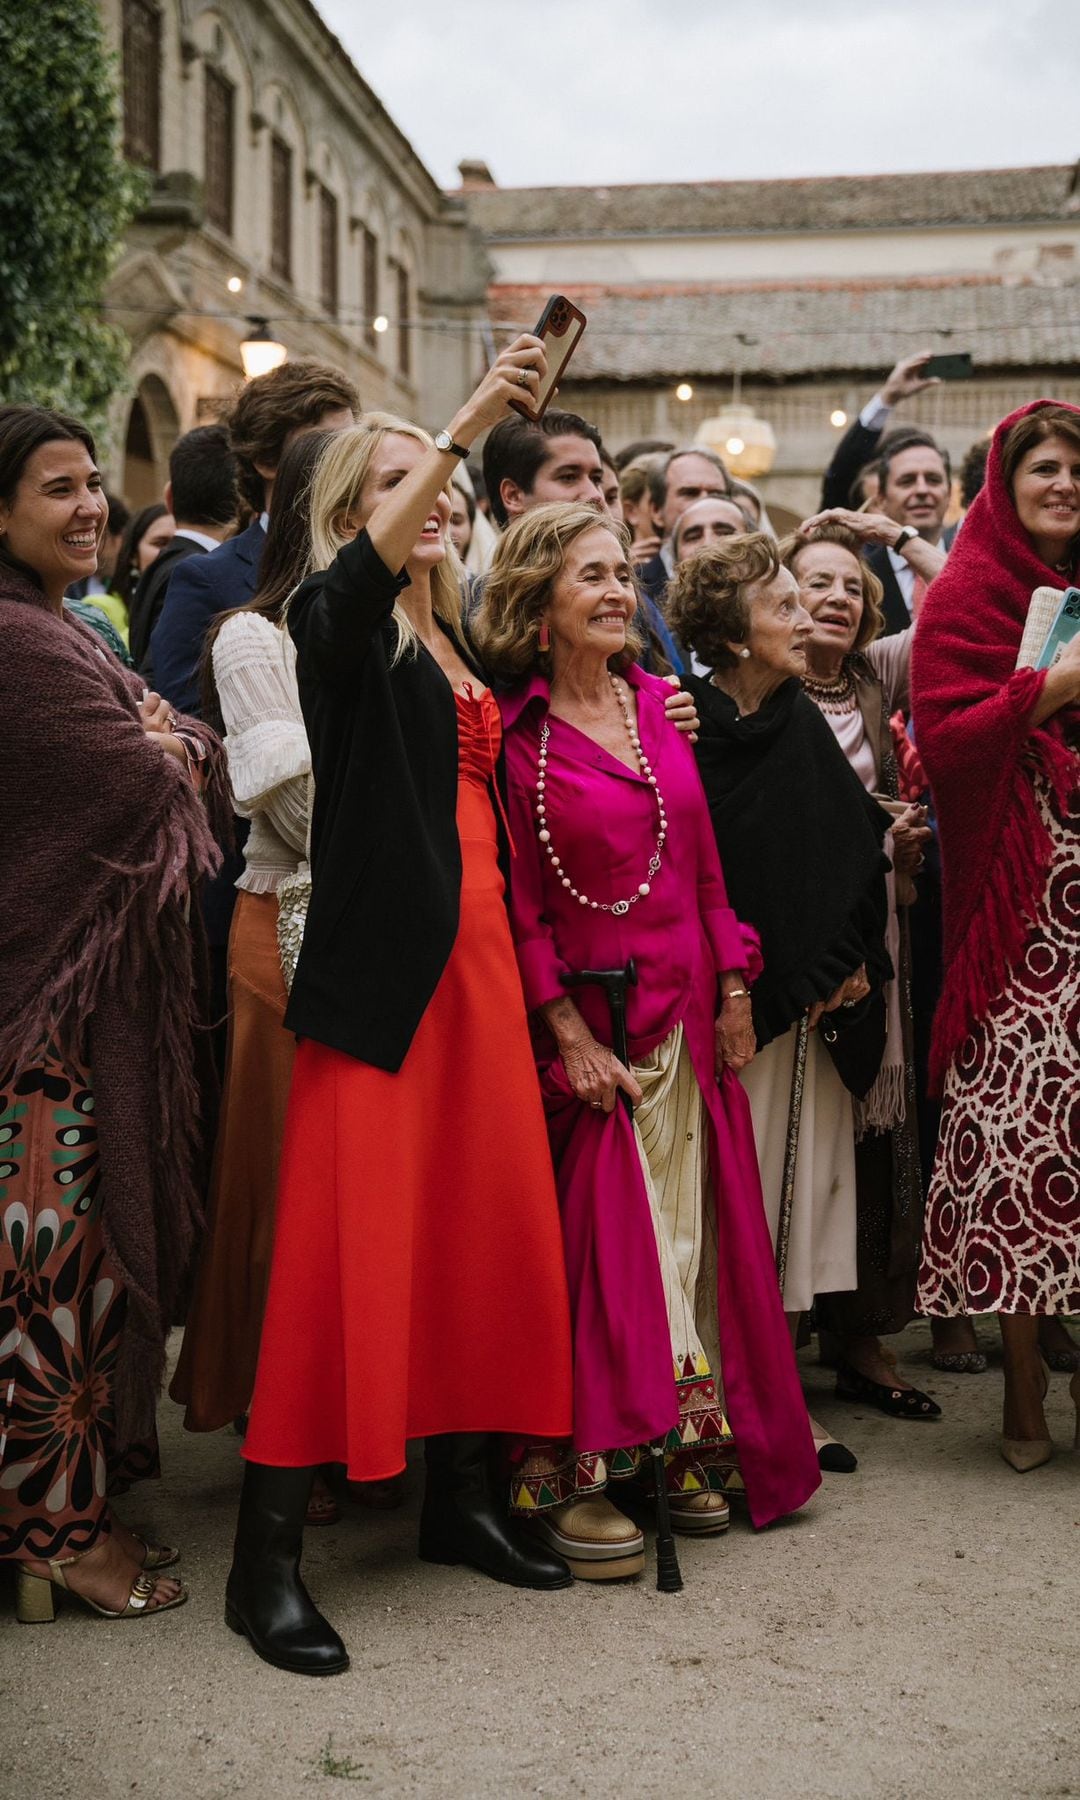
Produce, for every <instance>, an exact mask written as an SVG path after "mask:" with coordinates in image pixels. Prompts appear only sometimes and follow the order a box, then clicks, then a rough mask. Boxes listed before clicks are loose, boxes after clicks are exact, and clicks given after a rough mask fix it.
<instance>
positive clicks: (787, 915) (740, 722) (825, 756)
mask: <svg viewBox="0 0 1080 1800" xmlns="http://www.w3.org/2000/svg"><path fill="white" fill-rule="evenodd" d="M685 685H686V686H687V687H688V688H689V689H690V691H691V692H692V694H693V696H694V699H695V700H696V702H697V709H698V713H699V714H700V717H701V727H700V732H699V736H698V742H697V744H696V746H695V749H696V753H697V760H698V768H699V769H700V771H701V779H702V781H703V783H704V786H705V795H706V798H707V800H708V803H709V812H710V815H711V817H712V823H713V830H714V832H715V833H716V842H717V846H718V848H719V851H720V860H721V862H722V863H723V867H724V879H725V881H726V883H727V889H728V897H729V899H730V902H731V905H732V906H733V907H734V909H735V912H736V914H737V916H738V917H739V918H740V919H745V920H746V921H747V923H748V924H750V925H754V926H756V927H757V929H758V931H759V932H760V934H761V953H762V956H763V958H764V963H765V967H764V970H763V972H762V974H761V975H760V976H759V977H758V980H757V981H756V982H755V983H754V988H753V1010H754V1030H755V1031H756V1033H757V1039H758V1045H759V1047H760V1048H764V1046H765V1045H766V1044H768V1043H770V1042H771V1041H772V1039H773V1038H776V1037H780V1036H781V1035H782V1034H783V1033H784V1032H785V1031H787V1030H788V1029H789V1027H790V1026H791V1025H793V1024H794V1023H795V1021H796V1019H798V1018H799V1017H800V1016H801V1015H802V1013H804V1012H805V1011H806V1009H807V1007H809V1006H811V1005H813V1003H814V1002H815V1001H817V1000H827V999H828V998H829V996H830V995H831V994H833V993H835V991H836V989H837V988H838V987H839V986H840V983H841V982H842V981H845V980H846V979H847V977H848V976H849V975H851V974H853V973H854V971H855V970H856V969H857V968H858V967H859V966H860V964H863V963H865V965H866V969H867V974H868V976H869V978H870V981H871V983H872V984H873V985H874V986H875V987H877V986H879V985H880V984H881V983H882V982H883V981H886V980H887V979H888V977H889V976H890V974H891V973H892V965H891V963H890V961H889V956H888V952H887V951H886V949H885V928H886V924H887V919H888V901H887V895H886V888H885V872H886V870H887V868H888V861H887V858H886V856H885V854H884V851H883V849H882V841H883V839H884V835H885V832H886V831H887V829H888V827H889V824H890V820H889V817H888V814H887V813H886V812H885V811H884V810H883V808H882V807H880V806H879V805H878V804H877V802H876V800H874V799H872V798H871V796H870V795H869V794H868V793H867V792H866V790H865V788H864V787H863V785H862V783H861V782H860V780H859V778H858V776H857V775H856V774H855V773H854V771H853V769H852V768H851V766H850V764H849V763H848V761H847V758H846V757H845V756H844V753H843V751H842V750H841V749H840V746H839V745H838V743H837V742H836V739H835V738H834V736H833V734H832V732H831V731H830V729H829V727H828V725H827V724H826V722H825V720H824V719H823V718H822V716H821V714H820V713H819V712H818V709H817V707H816V706H815V705H814V703H813V701H812V700H808V699H807V697H806V695H805V694H804V693H803V691H802V688H801V687H800V684H799V683H798V681H796V680H791V681H786V682H784V684H783V686H782V687H780V688H779V689H778V690H777V691H776V693H774V694H772V695H771V696H770V698H769V699H768V700H767V701H766V702H765V704H764V705H763V706H762V707H761V708H760V709H759V710H758V711H757V712H756V713H750V714H747V716H746V717H745V718H740V716H739V713H738V710H737V708H736V706H735V702H734V701H733V700H732V699H730V698H729V697H728V695H727V694H725V693H723V692H721V690H720V689H719V688H717V687H715V686H714V685H713V684H712V682H711V681H706V680H701V679H699V678H697V677H691V678H689V679H688V680H687V681H686V684H685Z"/></svg>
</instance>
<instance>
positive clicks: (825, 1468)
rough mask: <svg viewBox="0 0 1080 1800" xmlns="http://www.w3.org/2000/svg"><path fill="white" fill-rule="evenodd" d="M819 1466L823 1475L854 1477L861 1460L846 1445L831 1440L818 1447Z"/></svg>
mask: <svg viewBox="0 0 1080 1800" xmlns="http://www.w3.org/2000/svg"><path fill="white" fill-rule="evenodd" d="M817 1464H818V1468H819V1469H820V1470H821V1472H822V1474H823V1475H854V1473H855V1471H856V1469H857V1468H858V1466H859V1459H858V1457H857V1456H856V1455H855V1453H854V1451H852V1450H849V1449H848V1447H847V1445H846V1444H838V1443H837V1442H836V1441H835V1439H831V1440H830V1441H829V1443H827V1444H821V1445H819V1447H818V1453H817Z"/></svg>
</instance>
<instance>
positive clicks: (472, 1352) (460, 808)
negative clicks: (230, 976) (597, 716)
mask: <svg viewBox="0 0 1080 1800" xmlns="http://www.w3.org/2000/svg"><path fill="white" fill-rule="evenodd" d="M456 699H457V711H458V743H459V751H458V756H459V773H458V803H457V825H458V834H459V837H460V841H461V859H462V876H461V911H460V922H459V926H458V934H457V938H456V940H455V942H454V947H453V950H452V951H451V954H450V958H449V961H448V962H447V964H446V967H445V969H444V970H443V974H442V977H441V979H440V981H439V985H438V987H437V988H436V990H435V994H434V996H433V997H432V1000H431V1002H430V1004H429V1006H428V1008H427V1011H426V1012H425V1014H424V1016H423V1018H422V1020H421V1022H420V1025H419V1027H418V1029H417V1032H416V1036H415V1037H414V1039H413V1041H412V1044H411V1045H410V1047H409V1051H408V1054H407V1055H406V1058H405V1061H404V1063H403V1064H402V1067H401V1069H400V1070H399V1071H398V1073H397V1074H390V1073H388V1072H387V1071H385V1070H383V1069H378V1068H375V1067H373V1066H372V1065H371V1064H369V1063H364V1062H360V1061H359V1060H358V1059H357V1058H355V1057H351V1056H348V1055H346V1054H344V1053H343V1052H342V1051H339V1050H333V1049H330V1048H328V1047H327V1046H326V1045H324V1044H319V1043H316V1042H314V1041H313V1040H311V1039H304V1040H302V1041H301V1043H300V1044H299V1045H298V1047H297V1052H296V1061H295V1065H294V1070H293V1079H292V1087H291V1090H290V1094H289V1106H288V1114H287V1118H286V1124H285V1139H284V1144H283V1148H282V1159H281V1176H280V1183H279V1189H278V1206H277V1221H276V1230H275V1239H274V1253H273V1263H272V1268H271V1275H270V1289H269V1294H268V1298H267V1306H266V1314H265V1319H264V1322H263V1335H262V1346H261V1350H260V1355H259V1365H258V1372H257V1375H256V1380H255V1393H254V1398H253V1400H252V1405H251V1415H250V1422H249V1425H248V1432H247V1437H246V1439H245V1443H244V1455H245V1457H246V1458H247V1459H248V1460H249V1461H252V1462H260V1463H270V1464H272V1465H274V1466H277V1467H285V1468H300V1467H306V1466H307V1465H309V1464H315V1463H322V1462H338V1463H344V1464H345V1465H346V1467H347V1468H348V1472H349V1475H350V1477H352V1478H353V1479H354V1480H357V1481H375V1480H381V1479H383V1478H385V1477H387V1476H390V1475H395V1474H397V1473H398V1472H399V1471H400V1470H401V1469H402V1468H403V1467H404V1463H405V1445H406V1441H407V1439H409V1438H413V1437H427V1436H432V1435H435V1434H437V1433H440V1432H451V1431H454V1432H466V1431H468V1432H474V1431H490V1432H504V1433H507V1434H510V1435H513V1436H514V1437H518V1438H546V1437H553V1436H554V1437H557V1436H564V1435H567V1434H568V1433H569V1431H570V1428H571V1423H572V1399H571V1352H570V1322H569V1303H568V1299H567V1288H566V1274H565V1268H564V1263H563V1250H562V1232H561V1227H560V1223H559V1212H558V1202H557V1200H556V1195H555V1183H554V1177H553V1174H552V1168H551V1157H550V1152H549V1149H548V1140H547V1130H546V1127H545V1123H544V1115H543V1109H542V1106H541V1102H540V1093H539V1088H538V1086H537V1079H536V1069H535V1065H534V1062H533V1057H532V1051H531V1048H530V1043H529V1034H528V1028H527V1024H526V1018H525V1003H524V999H523V996H522V990H521V981H520V977H519V975H518V970H517V962H516V959H515V955H514V948H513V944H512V941H511V937H510V927H509V923H508V920H507V916H506V909H505V906H504V903H503V892H504V884H503V879H502V875H501V872H500V869H499V864H498V860H497V840H496V829H495V815H494V812H493V810H492V804H491V799H490V797H489V796H490V788H489V784H490V781H491V777H492V773H493V770H494V767H495V760H496V757H497V755H498V749H499V742H500V729H501V727H500V723H499V713H498V708H497V706H496V705H495V702H494V700H493V699H492V697H491V695H490V694H489V693H486V692H485V693H483V694H481V695H480V696H479V697H476V696H474V695H473V694H472V693H471V692H466V693H465V694H458V695H456Z"/></svg>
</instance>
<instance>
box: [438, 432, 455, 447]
mask: <svg viewBox="0 0 1080 1800" xmlns="http://www.w3.org/2000/svg"><path fill="white" fill-rule="evenodd" d="M452 443H453V439H452V437H451V436H450V433H449V432H448V431H437V432H436V433H435V448H436V450H449V448H450V445H451V444H452Z"/></svg>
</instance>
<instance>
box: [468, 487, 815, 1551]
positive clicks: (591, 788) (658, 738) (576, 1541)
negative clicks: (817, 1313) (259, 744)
mask: <svg viewBox="0 0 1080 1800" xmlns="http://www.w3.org/2000/svg"><path fill="white" fill-rule="evenodd" d="M627 541H628V540H627V534H626V532H625V530H623V529H622V528H621V527H619V526H617V525H615V524H614V523H612V522H611V521H599V520H598V519H597V516H596V514H595V513H594V512H592V511H590V510H589V509H587V508H584V507H570V506H547V507H541V508H537V509H536V510H534V511H531V512H529V513H527V514H525V515H524V517H522V518H521V519H519V520H518V521H517V522H516V523H515V524H514V525H513V526H512V527H511V529H510V531H508V532H507V534H506V536H505V537H504V538H503V540H502V542H501V544H500V546H499V549H498V551H497V553H496V557H495V561H494V563H493V565H492V569H491V572H490V575H489V578H488V583H487V587H486V590H485V594H484V600H483V604H482V607H481V609H480V612H479V614H478V616H477V620H476V634H477V639H478V643H479V645H480V647H481V653H482V655H483V657H484V661H485V665H486V666H487V668H488V669H489V670H490V671H491V673H492V676H493V677H494V678H496V679H498V680H501V681H502V682H503V683H510V684H513V687H512V691H511V692H510V694H509V695H508V696H506V697H505V698H504V699H503V701H502V702H501V707H502V714H503V722H504V729H505V732H506V754H507V779H508V785H509V795H510V819H511V829H512V832H513V837H514V842H515V845H516V849H517V855H516V858H515V860H514V863H513V869H512V879H511V922H512V927H513V932H514V938H515V943H516V947H517V953H518V961H519V966H520V969H521V974H522V980H523V983H524V987H525V996H526V1002H527V1004H528V1006H529V1007H530V1009H531V1015H532V1022H533V1041H534V1048H535V1052H536V1057H537V1063H538V1067H539V1072H540V1080H541V1089H542V1092H543V1094H544V1100H545V1106H546V1109H547V1116H548V1128H549V1133H550V1137H551V1143H552V1150H553V1154H554V1159H555V1166H556V1174H557V1181H558V1187H559V1197H560V1205H561V1209H562V1221H563V1236H564V1244H565V1249H566V1257H567V1265H568V1273H569V1279H570V1292H571V1307H572V1311H573V1316H574V1437H573V1442H572V1444H567V1443H563V1444H547V1445H543V1446H539V1445H535V1446H533V1447H532V1448H531V1449H530V1451H529V1452H528V1454H527V1455H526V1458H525V1460H524V1462H523V1464H522V1466H521V1469H520V1472H519V1475H518V1478H517V1480H516V1483H515V1501H516V1504H517V1506H518V1507H519V1508H520V1509H521V1510H524V1511H526V1512H528V1513H529V1514H530V1515H531V1516H532V1517H534V1518H535V1519H536V1520H537V1527H536V1528H537V1529H538V1531H539V1532H540V1533H541V1535H543V1536H544V1537H545V1538H546V1540H547V1542H548V1543H549V1544H550V1545H551V1546H558V1547H559V1550H560V1553H561V1554H562V1555H564V1556H565V1557H566V1558H567V1559H568V1560H569V1562H570V1564H571V1566H572V1567H573V1569H574V1571H575V1573H576V1574H578V1575H579V1576H585V1577H590V1576H591V1577H592V1578H594V1579H604V1578H608V1577H610V1576H612V1575H618V1574H632V1573H636V1572H637V1570H639V1569H640V1567H641V1561H642V1551H643V1545H642V1540H641V1536H640V1533H639V1532H638V1531H637V1529H636V1527H635V1526H634V1525H632V1524H631V1522H630V1521H629V1520H627V1519H626V1518H625V1517H624V1516H623V1515H622V1514H621V1513H620V1512H618V1511H617V1510H616V1508H615V1507H614V1506H613V1505H611V1503H610V1501H609V1500H607V1499H606V1498H605V1493H604V1490H605V1488H606V1486H607V1482H608V1479H609V1477H614V1476H617V1475H620V1474H626V1475H630V1474H632V1473H633V1472H634V1470H635V1467H636V1465H637V1462H638V1451H639V1448H640V1446H641V1445H642V1444H644V1443H645V1442H646V1441H649V1440H653V1439H655V1438H657V1437H659V1436H661V1435H662V1434H666V1435H667V1440H668V1452H669V1454H668V1486H669V1490H670V1493H671V1498H672V1515H673V1523H674V1525H675V1527H676V1529H680V1530H683V1531H694V1532H705V1533H709V1532H715V1531H718V1530H721V1529H723V1527H724V1525H725V1524H726V1523H727V1504H726V1501H725V1499H724V1496H723V1493H722V1488H723V1486H724V1485H725V1480H726V1476H727V1474H728V1472H729V1471H730V1470H731V1468H732V1466H733V1464H734V1462H735V1459H736V1454H737V1457H738V1461H739V1463H740V1466H741V1475H742V1479H743V1482H744V1484H745V1488H746V1491H747V1496H748V1500H749V1505H750V1511H751V1516H752V1517H753V1519H754V1522H755V1524H758V1525H763V1524H765V1523H767V1522H768V1521H769V1520H771V1519H773V1518H776V1517H778V1516H779V1515H780V1514H782V1513H786V1512H790V1511H791V1510H792V1509H793V1508H795V1507H797V1506H799V1505H801V1504H802V1502H803V1501H804V1500H805V1499H807V1498H808V1496H809V1495H810V1493H811V1492H812V1491H813V1489H814V1487H815V1486H816V1483H817V1471H816V1469H815V1466H814V1458H813V1453H812V1446H811V1442H810V1435H809V1432H808V1431H807V1428H806V1416H805V1409H804V1408H803V1405H802V1400H801V1396H800V1394H799V1390H798V1385H797V1377H796V1372H795V1365H794V1360H793V1356H792V1351H791V1344H790V1339H789V1337H788V1334H787V1332H786V1330H785V1328H784V1321H783V1318H782V1316H781V1309H780V1304H779V1296H778V1293H777V1288H776V1279H775V1274H774V1271H773V1267H772V1257H771V1254H770V1245H769V1238H768V1232H767V1230H766V1225H765V1216H764V1210H763V1206H762V1199H761V1189H760V1183H759V1180H758V1172H757V1160H756V1156H755V1151H754V1144H753V1135H752V1130H751V1124H750V1113H749V1107H748V1106H747V1103H746V1097H745V1095H744V1094H743V1092H742V1089H741V1088H740V1086H739V1082H738V1079H737V1073H738V1071H739V1070H740V1069H741V1068H743V1067H744V1066H745V1064H746V1063H747V1062H749V1061H750V1059H751V1058H752V1057H753V1054H754V1036H753V1029H752V1025H751V1019H750V1000H749V993H748V985H747V984H748V977H749V975H750V974H751V973H753V972H754V971H756V969H757V967H758V956H757V944H756V939H755V936H754V933H753V932H746V931H745V930H744V929H743V928H742V927H741V926H740V925H739V924H738V922H737V920H736V917H735V914H734V913H733V912H732V910H731V908H730V906H729V904H728V899H727V894H726V891H725V887H724V879H723V875H722V874H721V870H720V863H719V859H718V857H717V854H716V847H715V843H714V841H713V837H712V833H711V831H710V829H709V819H708V813H707V811H706V808H705V804H704V800H703V797H702V793H701V785H700V782H699V781H698V778H697V774H696V771H695V768H694V759H693V754H692V752H691V750H690V748H689V746H688V744H687V743H686V742H685V741H684V740H683V739H681V738H680V737H679V736H678V735H677V733H676V732H675V731H674V730H673V729H672V728H671V726H670V724H669V723H668V721H667V720H666V719H665V716H664V697H665V694H666V691H667V690H666V687H665V684H663V683H662V682H659V681H657V680H655V679H654V678H653V677H651V676H649V675H646V674H644V673H643V672H642V670H641V669H640V668H639V667H638V666H637V665H636V664H635V662H634V660H633V658H634V651H635V647H636V643H635V638H634V631H633V621H634V614H635V610H636V606H637V596H636V589H635V586H634V581H633V576H632V573H631V570H630V566H629V563H628V561H627ZM630 959H633V962H634V964H635V965H636V971H637V983H636V985H632V986H629V987H628V990H627V995H626V1002H627V1025H628V1038H629V1067H627V1066H625V1065H624V1064H623V1063H622V1062H621V1061H620V1060H619V1059H618V1057H617V1056H616V1055H615V1053H614V1049H613V1047H612V1035H613V1034H612V1029H611V1024H610V1021H609V1015H608V1010H607V1003H606V1001H605V998H604V996H603V994H602V993H601V992H599V991H598V989H597V988H596V987H594V986H576V987H573V988H572V989H570V990H569V991H568V989H567V986H566V978H567V977H568V976H571V975H573V974H575V973H579V972H581V971H583V970H594V971H595V970H609V971H610V970H618V969H624V968H625V967H626V965H627V963H628V961H629V960H630ZM620 1092H621V1093H624V1094H626V1095H628V1096H629V1098H630V1100H631V1102H632V1104H633V1107H634V1108H635V1109H636V1110H635V1113H634V1117H633V1121H632V1122H631V1119H630V1117H629V1116H628V1113H627V1111H626V1109H625V1107H623V1106H616V1098H617V1096H618V1095H619V1094H620ZM721 1378H722V1386H721ZM729 1420H730V1424H729Z"/></svg>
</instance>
